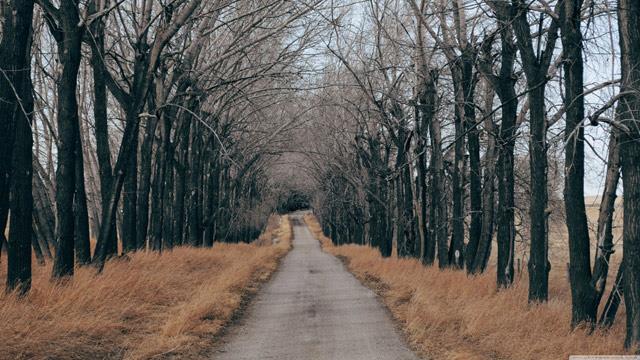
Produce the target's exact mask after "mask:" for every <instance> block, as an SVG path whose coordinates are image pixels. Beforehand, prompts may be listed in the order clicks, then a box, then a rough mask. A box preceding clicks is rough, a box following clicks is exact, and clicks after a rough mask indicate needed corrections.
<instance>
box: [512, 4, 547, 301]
mask: <svg viewBox="0 0 640 360" xmlns="http://www.w3.org/2000/svg"><path fill="white" fill-rule="evenodd" d="M512 4H513V8H512V9H511V11H510V13H511V15H510V17H512V19H513V27H514V33H515V36H516V39H517V44H518V48H519V50H520V54H521V59H522V67H523V69H524V72H525V75H526V77H527V91H528V93H527V97H528V99H529V133H530V134H529V168H530V185H529V192H530V193H529V195H530V205H529V218H530V228H529V237H530V243H531V244H530V252H529V264H528V268H529V301H530V302H541V301H546V300H547V298H548V294H549V271H550V270H551V269H550V266H551V265H550V263H549V260H548V251H549V249H548V248H549V244H548V224H547V221H548V219H547V217H548V215H549V214H548V213H547V200H548V194H547V191H548V190H547V162H548V160H547V148H548V146H547V121H546V117H545V98H544V92H545V87H546V84H547V81H548V79H547V71H548V70H549V66H550V64H551V58H552V57H553V52H554V49H555V44H556V41H557V39H558V21H557V20H556V18H555V17H552V19H551V24H550V26H549V29H548V31H547V39H546V44H545V47H544V50H542V51H540V50H538V51H535V50H534V48H533V40H532V35H531V28H530V26H529V22H528V18H527V14H528V13H529V8H528V5H527V4H526V3H525V2H524V1H523V0H512ZM556 15H557V14H556Z"/></svg>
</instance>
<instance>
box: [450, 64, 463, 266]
mask: <svg viewBox="0 0 640 360" xmlns="http://www.w3.org/2000/svg"><path fill="white" fill-rule="evenodd" d="M460 66H461V64H460V59H459V58H458V59H457V62H456V63H455V64H453V65H452V69H451V70H452V71H451V72H452V73H453V75H452V76H453V79H454V80H453V88H454V93H455V94H456V103H455V111H454V113H455V114H454V124H455V134H454V136H455V140H454V141H455V143H454V163H453V172H452V174H451V194H452V197H453V208H452V214H451V216H452V219H451V223H452V225H451V226H452V229H451V246H450V247H449V265H450V266H452V267H453V268H456V269H462V268H463V267H464V158H465V151H464V148H465V141H464V139H465V136H464V133H465V130H464V128H465V125H464V124H465V122H464V120H465V119H464V89H463V87H462V81H461V80H462V79H461V78H462V75H461V74H460V73H461V69H460Z"/></svg>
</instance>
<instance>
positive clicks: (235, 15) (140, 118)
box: [0, 0, 322, 294]
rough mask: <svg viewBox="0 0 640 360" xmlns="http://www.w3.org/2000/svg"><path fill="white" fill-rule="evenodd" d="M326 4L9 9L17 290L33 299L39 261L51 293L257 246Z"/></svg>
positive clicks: (1, 113)
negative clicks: (148, 258) (143, 262)
mask: <svg viewBox="0 0 640 360" xmlns="http://www.w3.org/2000/svg"><path fill="white" fill-rule="evenodd" d="M320 4H321V1H317V0H312V1H308V2H307V1H298V2H288V1H280V0H269V1H234V0H216V1H201V0H161V1H152V0H144V1H128V0H125V1H112V0H86V1H84V0H83V1H76V0H62V1H50V0H37V1H32V0H26V1H25V0H7V1H2V4H1V5H0V22H1V29H2V30H1V33H0V124H1V125H0V126H2V128H1V129H0V144H2V145H1V146H2V148H1V149H0V156H1V159H0V172H1V174H0V179H1V180H0V181H2V183H1V184H0V225H1V226H0V249H2V247H6V249H7V254H8V256H7V266H8V272H7V282H6V288H7V291H17V292H18V293H19V294H25V293H26V292H28V291H29V289H30V286H31V271H32V266H31V261H32V254H34V255H35V258H36V259H37V261H38V262H39V263H41V264H42V263H44V262H49V261H51V262H52V263H53V267H52V274H51V276H52V279H53V280H54V281H57V280H62V279H67V278H69V277H71V276H72V275H73V273H74V269H75V268H76V267H77V266H87V265H91V266H95V267H96V269H97V270H98V271H101V270H102V269H103V267H104V266H105V262H106V261H107V260H108V259H109V258H112V257H115V256H124V255H126V254H127V253H130V252H133V251H139V250H145V249H146V250H150V251H158V252H162V251H167V250H171V248H172V247H174V246H178V245H191V246H204V247H210V246H212V245H213V244H214V242H216V241H227V242H238V241H250V240H252V239H255V238H256V237H257V235H258V234H259V232H260V230H261V228H262V227H263V225H264V224H265V223H266V221H267V218H268V216H269V214H270V213H271V212H272V210H273V209H275V207H276V205H277V204H276V202H277V201H278V199H279V198H280V197H282V196H281V194H280V192H281V190H279V189H278V188H277V187H276V186H275V185H274V183H273V181H272V180H271V179H270V177H271V176H270V174H269V166H270V164H271V163H273V161H274V159H276V158H277V157H278V156H279V152H280V151H281V150H280V149H281V144H282V143H283V142H285V139H286V135H287V133H288V132H289V131H290V130H291V128H292V127H293V126H294V121H293V120H292V119H295V117H294V115H293V112H292V111H289V110H288V109H290V99H291V96H292V94H293V93H294V92H295V91H296V90H297V89H298V87H300V86H302V84H301V79H303V78H304V76H305V68H304V67H303V64H304V63H305V62H306V61H307V58H308V56H309V55H308V53H307V52H308V49H309V48H310V47H311V46H313V45H314V42H315V41H316V40H315V39H316V38H317V35H318V33H319V31H320V29H322V26H320V25H319V18H318V16H317V11H316V10H317V8H318V6H319V5H320ZM284 105H287V106H286V107H285V106H284ZM6 230H8V236H7V237H5V231H6Z"/></svg>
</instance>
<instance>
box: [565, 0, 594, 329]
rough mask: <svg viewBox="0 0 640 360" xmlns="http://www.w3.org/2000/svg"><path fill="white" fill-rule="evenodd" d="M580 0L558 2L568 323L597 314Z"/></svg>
mask: <svg viewBox="0 0 640 360" xmlns="http://www.w3.org/2000/svg"><path fill="white" fill-rule="evenodd" d="M581 9H582V0H565V1H564V2H563V3H562V4H561V5H560V32H561V38H562V48H563V52H562V56H563V66H564V82H565V97H564V104H565V109H566V121H565V122H566V127H565V131H564V133H565V142H566V146H565V165H564V167H565V182H564V203H565V213H566V219H567V221H566V223H567V230H568V234H569V281H570V283H571V326H572V327H574V328H575V327H576V326H577V325H578V324H580V323H583V322H587V323H590V324H593V323H594V322H595V320H596V315H597V303H596V293H595V288H594V287H593V286H592V284H591V255H590V242H589V228H588V225H587V213H586V209H585V204H584V127H583V125H582V122H583V121H584V96H583V95H582V92H583V88H584V84H583V82H584V81H583V77H584V75H583V61H582V33H581V30H580V18H581Z"/></svg>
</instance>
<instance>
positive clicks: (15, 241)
mask: <svg viewBox="0 0 640 360" xmlns="http://www.w3.org/2000/svg"><path fill="white" fill-rule="evenodd" d="M0 6H1V7H2V9H1V10H2V14H3V16H4V18H3V19H2V20H3V21H2V41H1V42H0V54H3V55H2V56H0V177H1V179H0V225H2V226H0V232H2V233H3V234H2V237H3V238H4V230H5V226H6V221H7V213H8V210H9V209H10V210H11V226H10V228H9V241H8V243H7V245H8V246H7V249H8V271H7V283H6V289H7V291H12V290H15V289H18V291H19V292H20V293H26V292H27V291H29V289H30V287H31V237H32V233H33V230H32V220H31V217H32V211H33V196H32V192H31V181H32V173H33V168H32V150H31V148H32V143H33V140H32V134H31V120H32V116H33V95H32V94H33V86H32V84H31V40H32V28H31V21H32V18H33V7H34V3H33V1H28V0H25V1H21V0H10V1H4V2H3V3H2V4H0ZM9 192H11V196H9ZM9 198H10V201H9Z"/></svg>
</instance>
